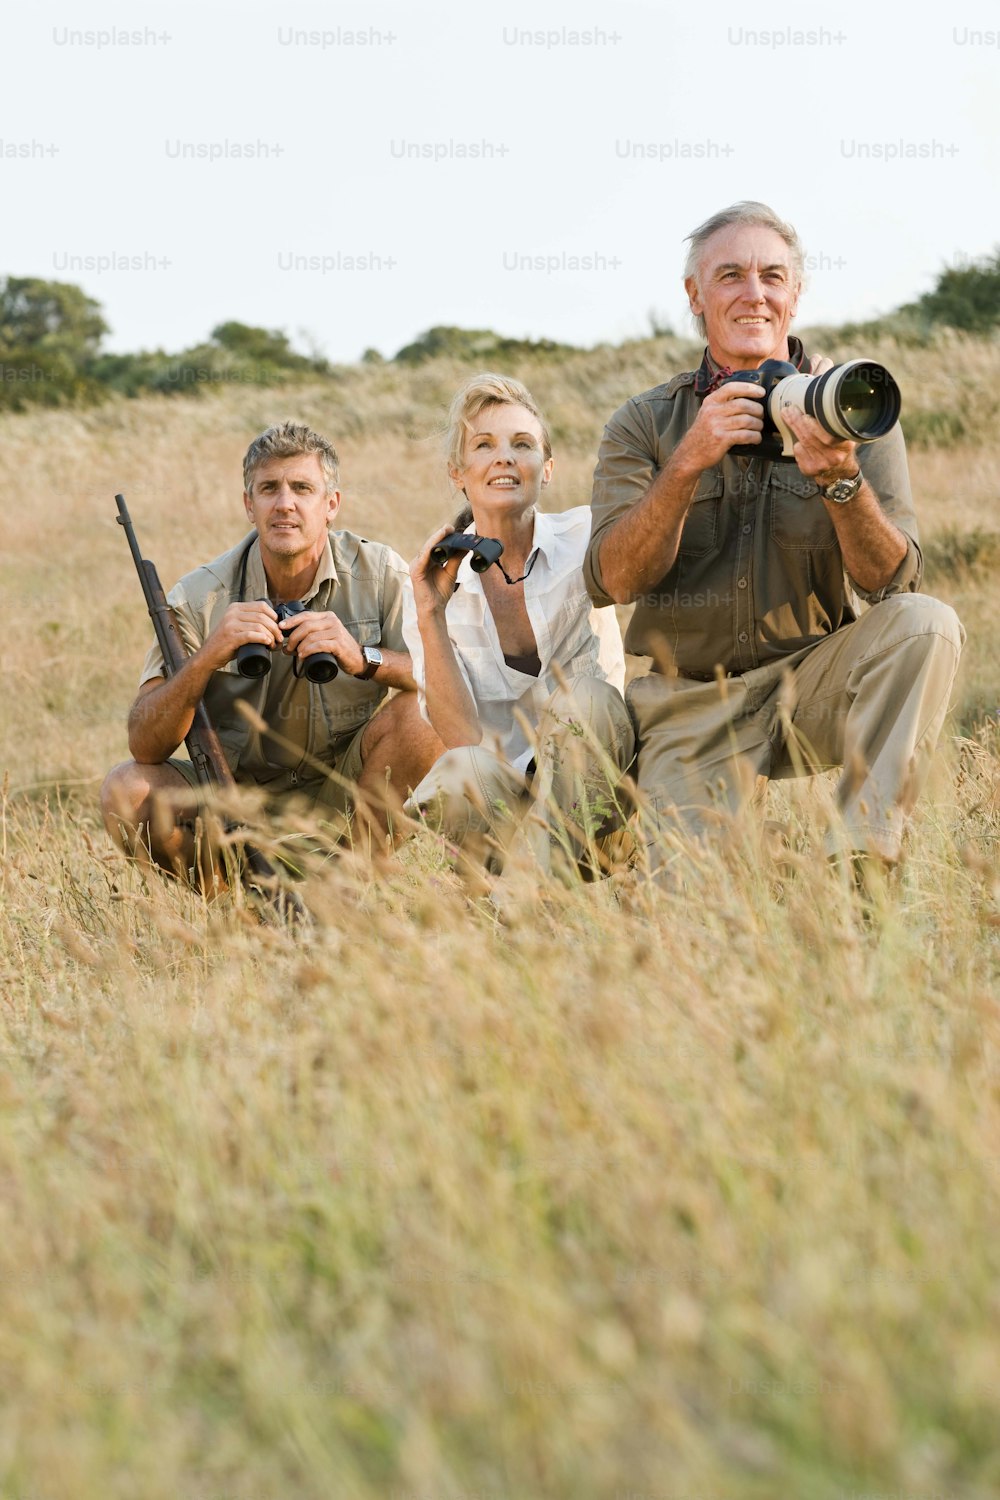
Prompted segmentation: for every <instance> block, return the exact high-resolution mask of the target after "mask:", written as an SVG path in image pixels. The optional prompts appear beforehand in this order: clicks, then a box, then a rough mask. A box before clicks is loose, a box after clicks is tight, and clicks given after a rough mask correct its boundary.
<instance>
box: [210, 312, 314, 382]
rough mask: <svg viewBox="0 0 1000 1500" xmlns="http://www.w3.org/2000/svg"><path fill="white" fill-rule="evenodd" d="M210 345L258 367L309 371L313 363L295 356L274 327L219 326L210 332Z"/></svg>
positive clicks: (286, 341) (223, 324) (286, 337)
mask: <svg viewBox="0 0 1000 1500" xmlns="http://www.w3.org/2000/svg"><path fill="white" fill-rule="evenodd" d="M212 342H213V343H215V344H218V346H219V348H220V349H226V350H227V351H228V352H229V353H230V354H235V355H237V356H238V357H239V358H240V359H245V360H252V361H256V362H257V363H258V364H262V365H276V366H278V368H279V369H286V370H301V369H312V368H314V367H315V365H316V363H317V361H315V360H312V359H310V358H309V357H308V356H307V355H305V354H296V352H295V350H294V349H293V348H292V346H291V344H290V343H289V341H288V335H287V334H284V333H282V332H281V330H280V329H277V328H254V327H253V326H252V325H250V324H249V323H235V322H230V323H220V324H219V325H218V326H217V327H216V328H213V329H212Z"/></svg>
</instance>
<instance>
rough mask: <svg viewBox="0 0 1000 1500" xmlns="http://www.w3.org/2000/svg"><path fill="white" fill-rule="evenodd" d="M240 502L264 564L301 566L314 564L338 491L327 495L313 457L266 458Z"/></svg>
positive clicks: (335, 507)
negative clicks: (254, 530)
mask: <svg viewBox="0 0 1000 1500" xmlns="http://www.w3.org/2000/svg"><path fill="white" fill-rule="evenodd" d="M243 504H244V506H245V507H246V513H247V516H248V517H249V519H250V520H251V521H252V522H253V524H254V525H255V526H256V528H257V534H258V536H259V537H260V546H261V551H262V552H263V554H264V556H265V560H266V558H267V557H268V555H270V556H271V557H273V558H275V559H276V560H278V559H280V560H281V561H282V562H283V563H285V564H288V563H295V564H296V565H297V566H298V567H304V566H305V565H306V564H307V563H310V562H313V561H315V562H318V561H319V559H320V556H321V554H322V552H323V548H324V547H325V546H326V534H327V528H328V527H329V525H330V522H331V521H332V520H333V518H334V516H335V515H336V514H337V511H338V510H339V509H340V491H339V490H332V491H331V492H330V493H329V494H327V489H326V480H325V479H324V477H323V469H322V466H321V464H320V461H319V454H318V453H299V454H296V455H295V457H294V458H270V459H268V460H267V461H266V463H262V464H261V466H260V468H259V469H258V470H257V472H256V473H255V474H254V476H253V479H252V481H251V489H250V492H249V493H248V492H247V491H246V490H244V492H243Z"/></svg>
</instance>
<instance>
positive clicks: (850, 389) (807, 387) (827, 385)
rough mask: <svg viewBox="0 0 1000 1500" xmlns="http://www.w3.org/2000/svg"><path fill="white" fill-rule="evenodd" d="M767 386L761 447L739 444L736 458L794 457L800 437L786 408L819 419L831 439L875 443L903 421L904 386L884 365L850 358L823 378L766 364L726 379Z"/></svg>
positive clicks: (732, 450)
mask: <svg viewBox="0 0 1000 1500" xmlns="http://www.w3.org/2000/svg"><path fill="white" fill-rule="evenodd" d="M734 380H745V381H747V382H748V383H749V384H752V385H762V386H763V387H764V395H763V396H762V397H760V398H759V399H760V400H761V401H762V402H763V406H764V430H763V432H762V433H761V439H760V442H759V443H737V444H736V445H735V446H734V447H732V448H730V450H729V451H730V453H732V454H733V455H734V456H735V457H737V458H771V459H778V458H792V457H793V447H794V444H795V438H794V437H793V435H792V430H791V428H790V427H789V426H788V423H787V422H786V421H785V420H784V416H783V413H784V410H785V408H786V407H787V406H797V407H798V408H799V410H800V411H804V412H805V414H806V416H807V417H814V418H815V419H816V421H817V422H819V424H820V426H821V427H824V428H825V429H826V431H827V432H828V433H829V434H830V436H831V437H836V438H850V439H851V441H852V442H855V443H873V442H874V441H875V439H876V438H880V437H883V436H884V435H885V434H886V433H887V432H889V431H890V430H891V429H892V428H893V427H895V425H896V423H897V421H898V420H899V411H900V405H901V401H900V395H899V386H898V385H897V384H896V382H895V380H894V379H893V378H892V376H891V375H890V374H889V371H888V370H887V369H886V367H885V365H879V364H876V363H875V361H874V360H872V359H849V360H848V361H847V363H846V364H843V365H834V366H833V368H832V369H830V370H827V371H825V372H824V374H822V375H809V374H803V373H802V372H801V371H799V370H797V369H796V368H795V366H794V365H792V364H789V363H788V362H787V361H786V360H783V359H765V361H764V363H763V364H762V365H761V366H760V368H759V369H757V370H734V371H733V373H732V375H727V376H726V377H725V379H724V380H721V381H720V382H719V383H720V385H729V384H730V382H731V381H734Z"/></svg>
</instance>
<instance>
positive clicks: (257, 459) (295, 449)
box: [243, 422, 340, 495]
mask: <svg viewBox="0 0 1000 1500" xmlns="http://www.w3.org/2000/svg"><path fill="white" fill-rule="evenodd" d="M300 453H315V454H317V455H318V457H319V463H320V468H321V469H322V470H323V478H324V480H325V481H326V492H327V494H328V495H329V494H331V493H332V492H333V491H334V490H335V489H336V488H337V485H338V483H339V480H340V467H339V464H340V460H339V459H338V458H337V450H336V448H335V447H334V446H333V444H332V443H330V442H328V441H327V439H326V438H325V437H321V436H320V434H319V433H318V432H313V430H312V428H311V427H307V426H306V424H305V423H304V422H281V423H279V425H278V426H277V427H269V428H268V429H267V431H266V432H262V433H261V434H260V437H255V438H254V440H253V442H252V443H251V444H250V446H249V448H248V449H247V451H246V457H245V458H244V460H243V488H244V489H245V490H246V492H247V494H248V495H249V494H250V493H251V491H252V486H253V481H254V475H255V474H256V473H257V470H258V469H259V468H260V466H261V464H266V463H267V462H268V461H269V460H270V459H272V458H297V457H298V455H299V454H300Z"/></svg>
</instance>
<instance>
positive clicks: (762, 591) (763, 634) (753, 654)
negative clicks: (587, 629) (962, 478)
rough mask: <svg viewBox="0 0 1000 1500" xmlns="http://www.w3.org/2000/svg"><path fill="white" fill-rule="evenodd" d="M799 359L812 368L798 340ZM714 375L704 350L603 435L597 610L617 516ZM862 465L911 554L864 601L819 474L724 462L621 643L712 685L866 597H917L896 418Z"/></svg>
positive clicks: (590, 583) (797, 642)
mask: <svg viewBox="0 0 1000 1500" xmlns="http://www.w3.org/2000/svg"><path fill="white" fill-rule="evenodd" d="M791 343H792V341H790V344H791ZM791 352H792V355H793V358H794V359H795V362H796V363H797V364H801V365H804V367H805V368H806V369H808V358H807V356H806V355H805V352H804V351H803V350H802V348H801V345H800V344H799V343H798V341H797V340H796V341H794V349H793V350H791ZM708 371H709V363H708V354H707V351H706V359H705V361H704V362H703V364H702V368H701V369H700V370H698V371H688V372H686V373H685V374H682V375H675V376H674V378H673V379H672V380H670V381H667V382H666V384H664V385H658V386H656V387H655V388H654V389H653V390H650V391H644V392H643V393H642V395H640V396H634V397H633V398H632V399H631V400H630V401H626V403H625V405H624V406H622V407H621V408H620V409H619V410H618V411H616V412H615V414H614V416H613V417H612V418H611V420H610V422H609V423H608V425H607V427H606V428H605V430H604V439H603V441H602V443H601V449H600V454H599V457H598V460H597V468H596V470H595V472H594V494H593V500H592V506H591V508H592V516H593V522H592V532H591V539H590V547H589V549H588V552H587V559H586V562H585V564H584V577H585V579H586V582H587V589H588V592H589V593H590V597H591V598H592V599H593V601H594V603H595V604H607V603H609V602H610V596H609V595H608V594H607V592H606V590H605V588H604V585H603V582H602V579H601V567H600V547H601V542H602V541H603V539H604V536H605V534H606V533H607V531H608V528H609V527H610V526H612V525H613V523H614V522H615V521H616V520H617V519H618V517H619V516H621V515H623V514H624V513H625V511H627V510H628V509H629V508H630V507H631V506H633V505H635V504H636V502H637V501H639V500H641V499H642V497H643V495H645V493H646V491H647V490H648V489H649V486H650V485H651V484H652V482H653V480H654V479H655V477H656V475H657V474H658V473H659V472H660V470H661V469H662V468H663V467H664V466H665V465H666V463H667V461H668V460H669V458H670V456H671V454H672V453H673V451H674V449H675V448H676V446H677V444H678V443H679V442H680V440H681V438H682V437H683V436H684V434H685V433H686V432H687V430H688V428H689V427H690V426H691V424H692V422H693V421H694V420H695V417H696V416H697V414H698V411H699V408H700V403H701V400H702V394H700V392H703V391H704V389H705V388H706V387H707V384H708V381H707V380H706V375H707V373H708ZM858 462H859V464H860V466H861V469H862V472H863V473H864V476H865V478H866V479H867V481H868V483H869V484H870V485H871V487H872V489H873V490H874V491H875V494H876V495H877V496H878V499H879V503H880V504H881V506H882V509H883V510H884V511H885V513H886V515H887V516H889V517H890V518H891V519H892V522H893V524H894V525H895V526H897V527H898V528H899V530H900V531H901V532H902V533H903V535H904V536H905V538H906V541H907V549H906V556H905V558H904V559H903V561H902V562H901V563H900V565H899V568H898V570H897V572H896V574H895V576H894V577H893V578H892V580H891V581H890V582H889V583H888V584H887V585H886V587H885V588H882V589H880V590H879V591H878V592H877V594H870V593H866V592H865V591H864V590H863V589H861V588H860V587H859V586H858V584H857V583H856V582H855V581H854V580H853V579H850V578H848V577H847V576H846V574H845V571H844V564H843V558H842V555H841V551H840V546H839V543H838V541H837V534H836V531H835V530H834V526H833V522H832V521H831V520H830V517H829V514H828V513H827V509H826V506H825V504H824V503H823V500H822V497H821V496H820V493H819V486H818V485H817V484H816V482H815V480H813V479H808V478H806V476H805V475H804V474H803V473H802V472H801V471H800V470H799V468H798V466H797V465H796V464H794V463H793V462H792V461H791V460H788V459H783V460H781V461H777V462H771V461H769V460H765V459H760V458H733V457H732V456H731V455H730V454H726V455H725V456H724V458H723V459H722V462H721V463H719V464H717V465H715V467H714V468H711V469H706V470H705V472H704V473H703V474H702V475H701V478H700V479H699V481H698V485H697V488H696V490H695V493H694V498H693V500H692V502H691V506H690V509H689V510H688V513H687V516H686V518H685V521H684V526H683V529H682V532H681V538H680V547H679V550H678V554H677V559H676V561H675V562H674V565H673V567H672V568H671V569H670V571H669V573H667V575H666V577H665V578H663V579H661V581H660V582H659V584H657V585H656V587H655V588H653V589H652V590H650V591H649V592H648V593H646V594H643V595H641V596H640V597H639V598H638V599H637V601H636V606H635V612H634V614H633V616H632V621H631V623H630V625H629V628H628V632H627V634H626V637H625V649H626V650H627V651H630V652H632V653H633V654H634V655H636V656H654V657H655V658H656V659H657V661H660V660H662V659H663V657H664V656H666V657H667V658H668V659H669V657H671V656H672V658H673V660H674V662H675V663H676V666H677V669H678V670H679V671H680V672H681V673H682V674H684V675H690V676H694V677H706V678H710V677H711V676H712V674H713V672H714V669H715V667H716V665H719V666H721V667H722V669H723V671H726V672H747V671H751V670H752V669H753V668H754V667H759V666H764V665H765V664H766V663H768V662H772V661H775V660H778V659H780V658H781V657H784V656H788V655H790V654H791V653H792V652H795V651H800V650H802V649H803V648H804V647H806V646H809V645H811V644H813V643H814V642H816V641H818V640H821V639H822V638H823V637H824V636H827V635H830V634H831V633H832V632H833V631H835V630H839V629H840V627H841V626H843V625H847V624H850V622H851V621H852V620H854V619H855V618H856V616H857V614H858V612H859V608H860V600H867V601H869V602H874V601H875V600H876V599H881V598H884V597H885V595H887V594H894V593H901V592H904V591H907V590H915V589H916V588H917V587H918V586H919V583H920V577H921V572H922V559H921V555H920V548H919V545H918V542H917V523H916V517H915V515H914V512H913V501H912V498H911V496H910V481H909V474H908V472H907V467H906V450H905V447H904V443H903V434H902V432H901V431H900V428H899V426H898V424H897V426H896V427H895V428H893V430H892V432H890V433H888V434H887V435H886V436H885V437H884V438H879V439H878V440H877V441H876V442H874V443H863V444H860V445H859V446H858Z"/></svg>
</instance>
